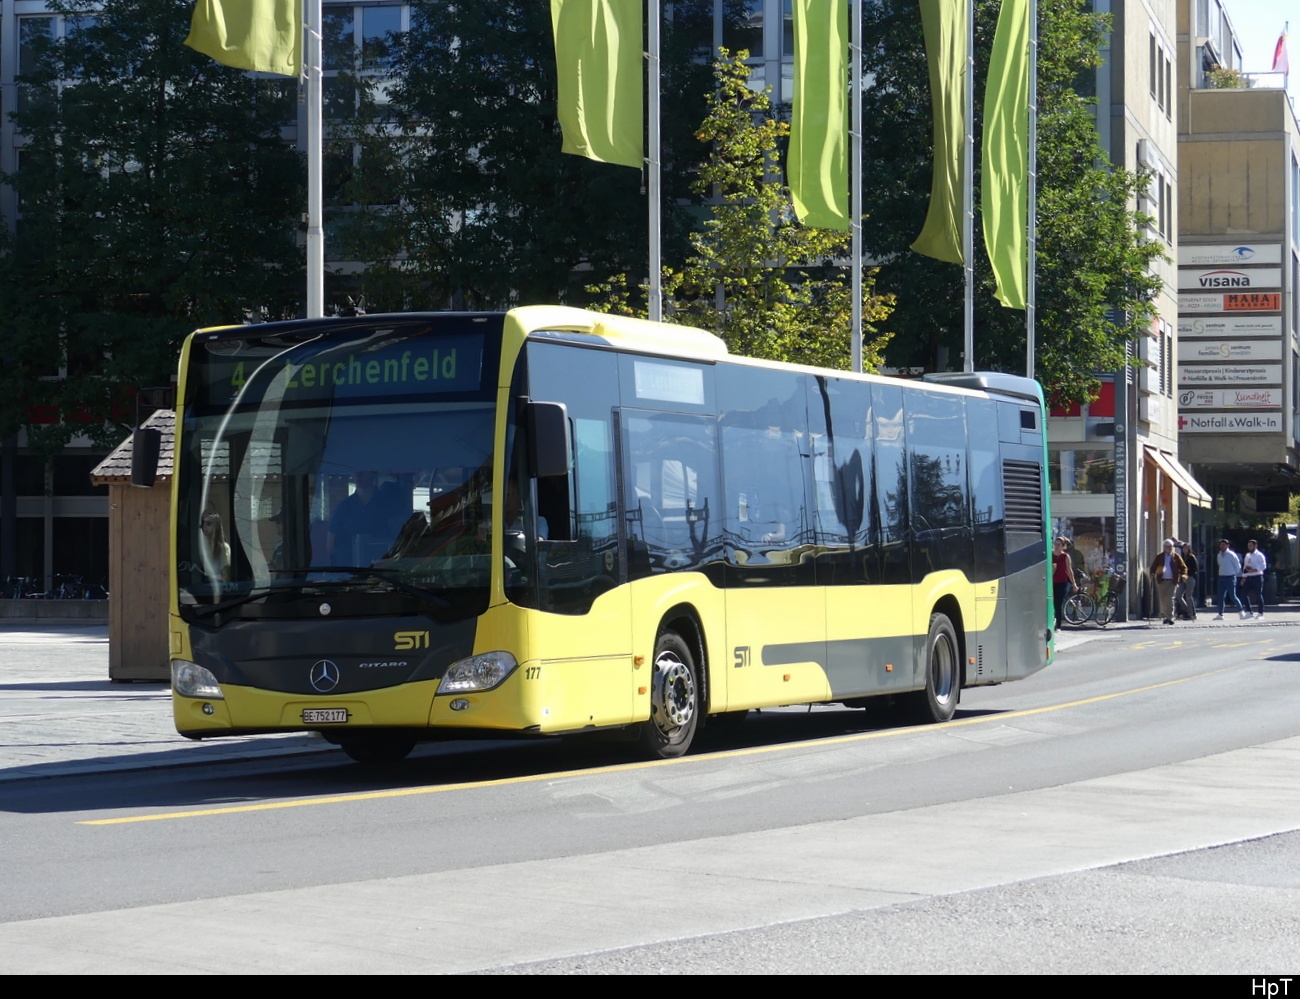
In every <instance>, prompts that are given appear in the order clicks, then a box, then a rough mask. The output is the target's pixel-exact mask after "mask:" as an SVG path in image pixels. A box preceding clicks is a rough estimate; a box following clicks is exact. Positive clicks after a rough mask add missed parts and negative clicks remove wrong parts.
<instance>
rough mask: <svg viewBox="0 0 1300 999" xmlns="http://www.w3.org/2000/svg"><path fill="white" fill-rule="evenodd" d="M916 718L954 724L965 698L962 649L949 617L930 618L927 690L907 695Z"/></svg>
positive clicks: (927, 647) (927, 644) (926, 666)
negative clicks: (953, 719)
mask: <svg viewBox="0 0 1300 999" xmlns="http://www.w3.org/2000/svg"><path fill="white" fill-rule="evenodd" d="M906 698H907V706H908V708H909V709H910V712H909V713H910V714H911V715H912V717H913V718H915V719H916V720H917V721H920V722H946V721H951V720H952V716H953V713H954V712H955V711H956V710H957V701H958V700H959V699H960V698H961V645H960V644H958V642H957V631H956V629H955V628H953V626H952V622H951V621H950V620H948V615H946V614H932V615H930V634H929V636H928V637H927V638H926V642H925V689H924V690H917V691H914V692H913V693H911V694H908V695H906Z"/></svg>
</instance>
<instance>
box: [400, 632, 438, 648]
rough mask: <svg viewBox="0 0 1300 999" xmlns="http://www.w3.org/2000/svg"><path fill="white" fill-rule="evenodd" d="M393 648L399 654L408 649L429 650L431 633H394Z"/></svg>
mask: <svg viewBox="0 0 1300 999" xmlns="http://www.w3.org/2000/svg"><path fill="white" fill-rule="evenodd" d="M393 642H394V643H396V644H394V645H393V648H394V649H396V650H397V651H398V652H402V651H405V650H406V649H427V648H428V647H429V633H428V632H427V631H397V632H394V633H393Z"/></svg>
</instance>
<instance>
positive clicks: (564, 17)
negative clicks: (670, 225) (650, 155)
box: [551, 0, 645, 170]
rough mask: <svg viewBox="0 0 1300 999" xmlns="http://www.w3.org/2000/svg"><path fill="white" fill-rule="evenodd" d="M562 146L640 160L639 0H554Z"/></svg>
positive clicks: (593, 155) (607, 159) (622, 160)
mask: <svg viewBox="0 0 1300 999" xmlns="http://www.w3.org/2000/svg"><path fill="white" fill-rule="evenodd" d="M551 27H552V28H553V29H554V32H555V72H556V83H557V86H556V91H557V93H556V97H557V104H558V115H559V119H560V128H561V129H562V131H563V133H564V144H563V146H562V147H561V148H562V149H563V151H564V152H566V153H573V154H574V155H576V156H585V157H587V158H588V159H591V160H598V161H600V162H601V163H618V164H621V165H622V166H630V167H636V168H637V169H638V170H639V169H641V167H642V166H643V165H644V162H645V152H644V148H645V147H644V142H643V135H644V131H645V129H644V126H643V124H642V120H641V81H642V77H643V74H642V71H641V68H642V44H641V0H551Z"/></svg>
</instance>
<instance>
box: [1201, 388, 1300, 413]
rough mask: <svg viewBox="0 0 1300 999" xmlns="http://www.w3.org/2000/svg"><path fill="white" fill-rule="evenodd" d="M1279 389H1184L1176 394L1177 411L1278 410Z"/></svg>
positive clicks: (1279, 403)
mask: <svg viewBox="0 0 1300 999" xmlns="http://www.w3.org/2000/svg"><path fill="white" fill-rule="evenodd" d="M1281 406H1282V390H1281V389H1280V388H1239V389H1233V388H1227V389H1197V388H1185V389H1180V390H1179V392H1178V408H1179V409H1280V408H1281Z"/></svg>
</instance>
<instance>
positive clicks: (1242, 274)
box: [1178, 267, 1282, 291]
mask: <svg viewBox="0 0 1300 999" xmlns="http://www.w3.org/2000/svg"><path fill="white" fill-rule="evenodd" d="M1178 287H1179V288H1180V289H1184V290H1186V291H1213V290H1215V289H1216V288H1222V289H1224V290H1236V289H1246V288H1280V287H1282V268H1280V267H1210V268H1199V267H1198V268H1194V269H1190V268H1189V269H1184V270H1181V271H1179V272H1178Z"/></svg>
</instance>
